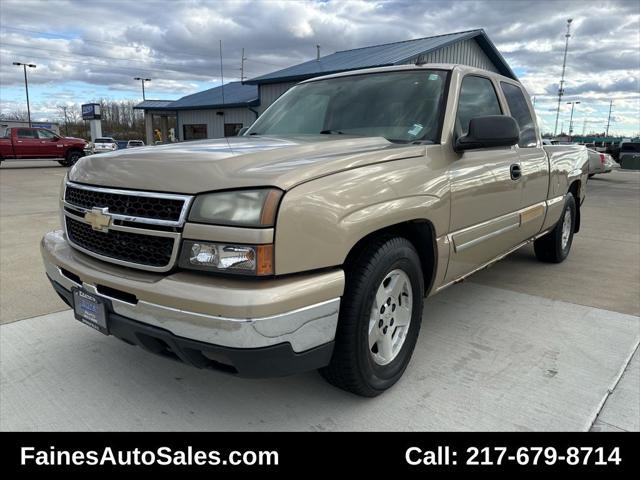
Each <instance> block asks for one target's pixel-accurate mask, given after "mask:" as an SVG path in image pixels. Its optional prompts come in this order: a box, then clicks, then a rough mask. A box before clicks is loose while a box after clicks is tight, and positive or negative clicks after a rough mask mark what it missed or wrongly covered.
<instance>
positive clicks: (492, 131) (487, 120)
mask: <svg viewBox="0 0 640 480" xmlns="http://www.w3.org/2000/svg"><path fill="white" fill-rule="evenodd" d="M519 140H520V129H519V127H518V122H516V121H515V119H514V118H513V117H509V116H507V115H487V116H485V117H476V118H472V119H471V120H470V121H469V133H467V134H466V135H463V136H462V137H460V138H458V139H457V140H456V141H455V144H454V150H455V151H456V152H461V151H463V150H472V149H476V148H490V147H510V146H512V145H515V144H517V143H518V141H519Z"/></svg>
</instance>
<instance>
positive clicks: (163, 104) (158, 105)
mask: <svg viewBox="0 0 640 480" xmlns="http://www.w3.org/2000/svg"><path fill="white" fill-rule="evenodd" d="M172 103H173V100H144V101H142V102H140V103H139V104H137V105H136V106H135V107H133V108H137V109H140V110H166V109H167V108H168V107H169V105H171V104H172Z"/></svg>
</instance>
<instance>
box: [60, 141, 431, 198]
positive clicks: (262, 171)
mask: <svg viewBox="0 0 640 480" xmlns="http://www.w3.org/2000/svg"><path fill="white" fill-rule="evenodd" d="M424 152H425V147H424V145H404V144H401V145H399V144H394V143H391V142H389V141H387V140H386V139H384V138H381V137H371V138H362V137H352V136H346V135H345V136H342V135H340V136H339V137H338V136H337V135H305V136H299V137H286V138H285V137H261V136H247V137H230V138H228V139H224V138H222V139H215V140H202V141H195V142H184V143H178V144H173V145H159V146H148V147H138V148H134V149H126V150H116V151H114V152H113V153H106V154H105V153H101V154H100V155H90V156H88V157H84V158H82V159H81V160H80V161H78V163H76V164H75V166H74V167H73V168H72V169H71V171H70V173H69V179H70V180H71V181H74V182H79V183H85V184H89V185H100V186H104V187H114V188H129V189H135V190H152V191H162V192H172V193H200V192H205V191H211V190H222V189H228V188H244V187H263V186H275V187H279V188H281V189H283V190H288V189H290V188H292V187H293V186H295V185H297V184H300V183H303V182H306V181H309V180H312V179H314V178H318V177H322V176H325V175H329V174H332V173H336V172H339V171H342V170H348V169H351V168H355V167H360V166H363V165H368V164H373V163H379V162H386V161H389V160H396V159H400V158H408V157H417V156H420V155H424Z"/></svg>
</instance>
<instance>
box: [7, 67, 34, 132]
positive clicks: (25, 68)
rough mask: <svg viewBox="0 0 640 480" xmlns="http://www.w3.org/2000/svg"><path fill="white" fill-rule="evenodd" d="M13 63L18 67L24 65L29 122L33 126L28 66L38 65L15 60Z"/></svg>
mask: <svg viewBox="0 0 640 480" xmlns="http://www.w3.org/2000/svg"><path fill="white" fill-rule="evenodd" d="M13 64H14V65H16V66H18V67H22V69H23V70H24V89H25V92H26V93H27V120H28V122H29V127H31V107H30V106H29V81H28V80H27V67H29V68H36V66H35V65H34V64H33V63H21V62H13Z"/></svg>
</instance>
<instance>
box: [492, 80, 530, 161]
mask: <svg viewBox="0 0 640 480" xmlns="http://www.w3.org/2000/svg"><path fill="white" fill-rule="evenodd" d="M500 88H502V93H504V97H505V99H506V100H507V105H508V107H509V111H510V113H511V116H512V117H513V118H515V120H516V122H518V126H519V127H520V141H519V142H518V146H519V147H521V148H527V147H535V146H536V145H537V144H538V141H537V135H536V124H535V122H534V121H533V117H532V116H531V110H530V109H529V104H528V103H527V100H526V99H525V96H524V93H523V92H522V89H521V88H520V87H518V86H517V85H513V84H512V83H507V82H500Z"/></svg>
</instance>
